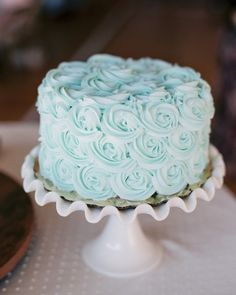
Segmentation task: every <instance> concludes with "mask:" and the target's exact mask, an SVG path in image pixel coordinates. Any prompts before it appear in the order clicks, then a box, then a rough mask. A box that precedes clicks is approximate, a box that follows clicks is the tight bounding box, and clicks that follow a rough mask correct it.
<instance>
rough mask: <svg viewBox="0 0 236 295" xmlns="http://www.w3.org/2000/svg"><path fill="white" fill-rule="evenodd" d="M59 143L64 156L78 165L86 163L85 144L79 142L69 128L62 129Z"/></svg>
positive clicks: (87, 160) (87, 159)
mask: <svg viewBox="0 0 236 295" xmlns="http://www.w3.org/2000/svg"><path fill="white" fill-rule="evenodd" d="M59 145H60V147H61V150H62V151H63V152H64V156H65V157H66V156H69V157H68V160H71V161H73V162H75V163H76V164H78V165H86V164H87V163H88V162H89V158H88V155H87V153H86V146H85V145H84V144H82V143H81V142H80V139H79V137H78V136H75V135H73V134H72V133H71V132H70V131H69V130H64V131H63V132H62V133H61V134H60V136H59Z"/></svg>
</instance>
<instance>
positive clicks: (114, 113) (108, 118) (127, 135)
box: [102, 105, 141, 142]
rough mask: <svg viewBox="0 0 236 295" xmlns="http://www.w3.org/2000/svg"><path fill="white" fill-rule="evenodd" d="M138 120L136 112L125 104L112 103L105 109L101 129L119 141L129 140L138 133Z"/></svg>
mask: <svg viewBox="0 0 236 295" xmlns="http://www.w3.org/2000/svg"><path fill="white" fill-rule="evenodd" d="M140 127H141V124H140V121H139V119H138V117H137V114H136V112H135V111H134V110H133V109H132V108H131V107H129V106H126V105H114V106H112V107H110V108H109V109H107V110H105V112H104V115H103V118H102V130H103V132H104V133H107V134H108V135H110V136H113V137H115V138H117V137H119V140H121V141H126V142H128V141H131V140H132V139H133V138H135V137H137V136H138V134H139V133H140V130H141V129H140Z"/></svg>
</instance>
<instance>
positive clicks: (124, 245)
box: [82, 209, 162, 277]
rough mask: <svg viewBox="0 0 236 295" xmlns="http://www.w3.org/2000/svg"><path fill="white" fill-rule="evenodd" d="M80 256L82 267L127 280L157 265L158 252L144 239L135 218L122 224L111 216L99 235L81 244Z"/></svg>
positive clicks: (154, 245)
mask: <svg viewBox="0 0 236 295" xmlns="http://www.w3.org/2000/svg"><path fill="white" fill-rule="evenodd" d="M131 210H132V209H131ZM82 255H83V259H84V261H85V262H86V264H87V265H89V266H90V267H91V268H92V269H94V270H95V271H98V272H100V273H103V274H105V275H109V276H116V277H128V276H135V275H140V274H142V273H144V272H146V271H149V270H151V269H152V268H154V267H155V266H157V265H158V263H159V262H160V260H161V256H162V249H161V247H160V246H159V245H158V244H157V243H154V241H152V240H151V239H150V240H149V239H148V238H147V237H146V236H145V234H144V232H143V230H142V228H141V227H140V224H139V221H138V218H137V217H136V218H135V219H133V220H132V222H126V221H124V220H123V219H122V218H119V217H117V216H115V215H111V216H110V217H109V218H108V221H107V223H106V226H105V228H104V229H103V231H102V233H101V234H100V235H99V236H98V237H97V238H95V239H94V240H92V241H91V242H89V243H88V244H87V245H85V247H84V248H83V252H82Z"/></svg>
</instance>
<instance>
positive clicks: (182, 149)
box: [167, 127, 198, 160]
mask: <svg viewBox="0 0 236 295" xmlns="http://www.w3.org/2000/svg"><path fill="white" fill-rule="evenodd" d="M197 138H198V137H197V134H196V132H191V131H189V130H185V129H183V128H180V127H179V128H177V129H176V130H175V132H174V133H173V134H171V136H169V137H168V143H169V144H167V150H168V152H169V153H170V154H171V155H172V156H173V157H176V158H178V159H180V160H183V159H187V158H189V157H191V156H192V154H193V152H194V151H195V148H196V141H197Z"/></svg>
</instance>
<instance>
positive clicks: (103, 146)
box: [91, 135, 133, 173]
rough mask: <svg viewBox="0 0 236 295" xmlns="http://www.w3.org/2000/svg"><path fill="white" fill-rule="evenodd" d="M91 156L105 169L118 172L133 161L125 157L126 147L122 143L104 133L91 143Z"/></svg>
mask: <svg viewBox="0 0 236 295" xmlns="http://www.w3.org/2000/svg"><path fill="white" fill-rule="evenodd" d="M91 152H92V153H91V158H93V160H94V162H95V163H97V164H98V165H99V167H101V168H103V169H104V170H106V171H110V172H115V173H117V172H119V171H121V169H127V167H129V166H130V164H131V163H132V162H133V161H132V160H131V159H130V158H128V157H127V149H126V146H125V145H124V144H117V143H116V142H115V141H113V140H112V138H109V137H107V136H105V135H103V136H102V137H100V138H99V139H98V140H97V141H95V142H92V143H91Z"/></svg>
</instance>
